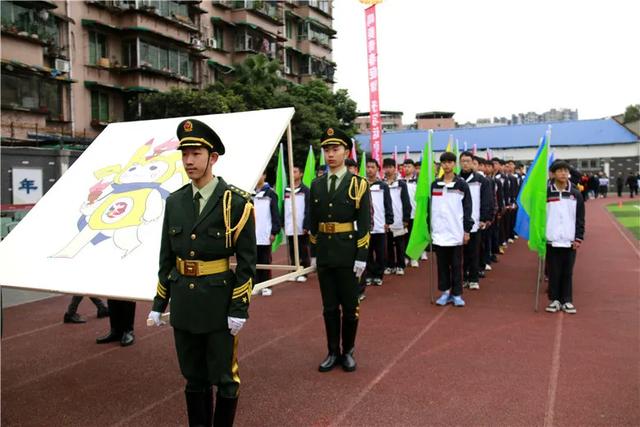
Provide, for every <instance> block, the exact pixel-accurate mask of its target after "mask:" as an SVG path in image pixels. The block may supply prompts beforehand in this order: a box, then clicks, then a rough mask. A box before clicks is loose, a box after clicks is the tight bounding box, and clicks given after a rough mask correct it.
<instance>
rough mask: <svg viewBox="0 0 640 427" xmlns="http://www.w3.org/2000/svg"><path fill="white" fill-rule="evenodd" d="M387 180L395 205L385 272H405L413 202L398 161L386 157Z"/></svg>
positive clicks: (400, 273) (384, 161)
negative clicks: (408, 228) (407, 238)
mask: <svg viewBox="0 0 640 427" xmlns="http://www.w3.org/2000/svg"><path fill="white" fill-rule="evenodd" d="M382 167H383V168H384V175H385V182H386V183H387V185H388V186H389V191H390V193H391V205H392V206H393V224H391V225H390V226H389V231H388V232H387V268H386V269H385V274H394V273H395V274H397V275H399V276H402V275H403V274H404V267H405V263H404V258H405V253H404V250H405V234H407V226H408V225H409V217H410V216H411V202H410V201H409V191H408V190H407V183H406V182H404V181H403V180H400V179H398V171H397V169H396V161H395V160H393V159H384V160H383V161H382Z"/></svg>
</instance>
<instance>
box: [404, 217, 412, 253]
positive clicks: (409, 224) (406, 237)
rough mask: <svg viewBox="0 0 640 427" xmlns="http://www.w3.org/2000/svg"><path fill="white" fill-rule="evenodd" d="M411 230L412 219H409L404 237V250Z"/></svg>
mask: <svg viewBox="0 0 640 427" xmlns="http://www.w3.org/2000/svg"><path fill="white" fill-rule="evenodd" d="M411 230H413V218H410V219H409V223H408V225H407V234H405V235H404V248H405V249H406V248H407V246H409V238H410V237H411ZM405 256H406V255H405Z"/></svg>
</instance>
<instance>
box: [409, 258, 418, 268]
mask: <svg viewBox="0 0 640 427" xmlns="http://www.w3.org/2000/svg"><path fill="white" fill-rule="evenodd" d="M410 264H411V267H413V268H418V267H420V264H419V263H418V260H417V259H412V260H411V263H410Z"/></svg>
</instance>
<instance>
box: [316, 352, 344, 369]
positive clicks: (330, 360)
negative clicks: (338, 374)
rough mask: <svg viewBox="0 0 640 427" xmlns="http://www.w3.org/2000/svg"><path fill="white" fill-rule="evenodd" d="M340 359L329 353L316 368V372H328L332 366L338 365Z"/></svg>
mask: <svg viewBox="0 0 640 427" xmlns="http://www.w3.org/2000/svg"><path fill="white" fill-rule="evenodd" d="M339 359H340V357H339V356H338V355H337V354H336V353H329V354H328V355H327V358H326V359H324V361H323V362H322V363H321V364H320V366H318V371H320V372H328V371H330V370H332V369H333V367H334V366H336V365H337V364H338V360H339Z"/></svg>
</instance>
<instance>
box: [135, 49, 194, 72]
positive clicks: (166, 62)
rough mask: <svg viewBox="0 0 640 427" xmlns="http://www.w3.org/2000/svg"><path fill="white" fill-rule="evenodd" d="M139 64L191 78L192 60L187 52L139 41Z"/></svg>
mask: <svg viewBox="0 0 640 427" xmlns="http://www.w3.org/2000/svg"><path fill="white" fill-rule="evenodd" d="M140 66H141V67H148V68H153V69H155V70H161V71H164V72H168V73H174V74H177V75H180V76H183V77H187V78H189V79H193V61H192V60H191V58H190V57H189V54H188V53H187V52H183V51H179V50H175V49H167V48H164V47H160V46H156V45H153V44H151V43H148V42H146V41H142V40H141V41H140Z"/></svg>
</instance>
